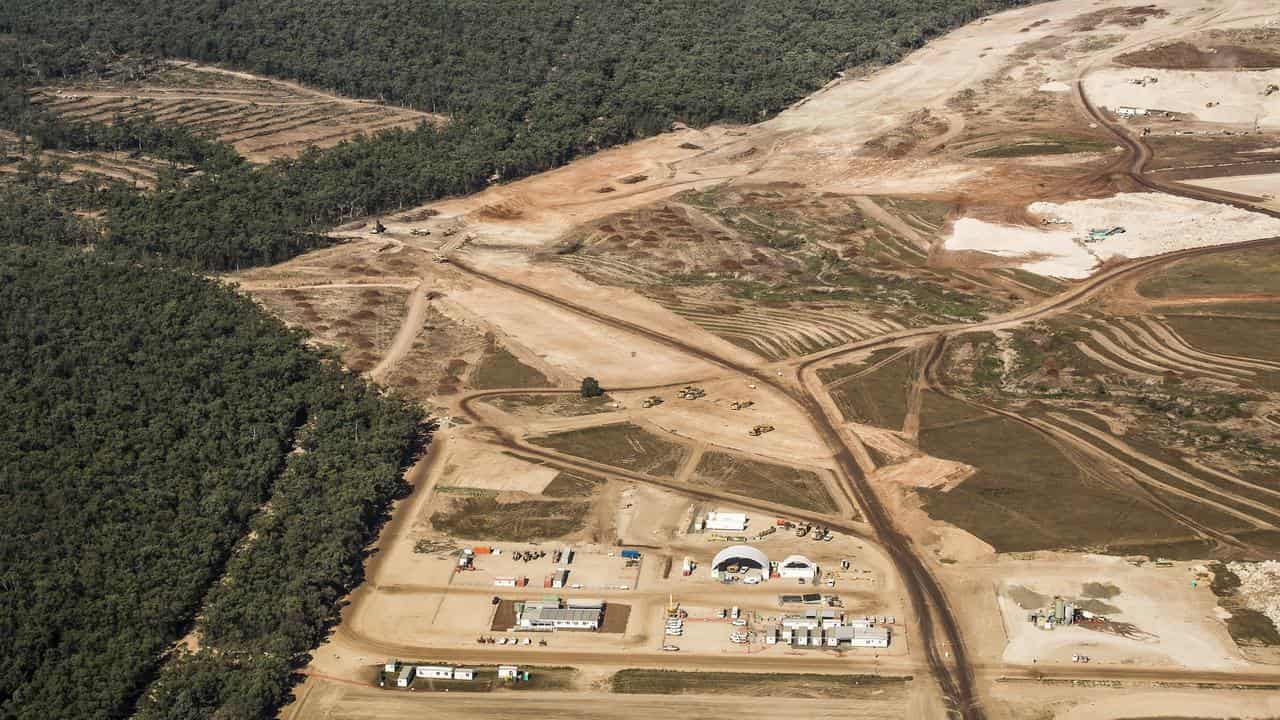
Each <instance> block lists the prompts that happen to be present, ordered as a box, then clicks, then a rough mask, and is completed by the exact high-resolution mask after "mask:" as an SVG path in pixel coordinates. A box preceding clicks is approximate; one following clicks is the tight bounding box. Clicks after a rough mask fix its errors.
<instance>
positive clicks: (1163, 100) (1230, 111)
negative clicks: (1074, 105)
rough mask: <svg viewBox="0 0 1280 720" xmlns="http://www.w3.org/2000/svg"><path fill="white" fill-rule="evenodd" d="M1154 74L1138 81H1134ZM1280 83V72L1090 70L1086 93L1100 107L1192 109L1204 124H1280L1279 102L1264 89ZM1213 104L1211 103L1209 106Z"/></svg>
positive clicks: (1189, 112) (1262, 125) (1185, 110)
mask: <svg viewBox="0 0 1280 720" xmlns="http://www.w3.org/2000/svg"><path fill="white" fill-rule="evenodd" d="M1144 77H1154V78H1156V79H1157V82H1154V83H1148V84H1146V85H1135V84H1134V83H1132V82H1129V81H1130V80H1134V79H1141V78H1144ZM1272 84H1280V70H1219V71H1214V70H1152V69H1150V68H1107V69H1103V70H1098V71H1096V72H1093V73H1090V74H1089V76H1088V77H1087V78H1086V79H1085V81H1084V89H1085V92H1086V93H1087V94H1088V95H1089V99H1090V100H1092V101H1093V103H1094V104H1095V105H1101V106H1103V107H1106V108H1107V109H1109V110H1113V111H1114V110H1115V109H1116V108H1118V107H1120V106H1130V107H1139V108H1147V109H1155V110H1172V111H1174V112H1179V113H1188V114H1191V115H1194V116H1196V117H1197V118H1198V119H1200V120H1203V121H1205V122H1215V123H1234V124H1247V125H1250V126H1252V125H1253V124H1254V122H1255V121H1256V122H1257V123H1258V125H1259V126H1260V127H1261V128H1263V129H1264V130H1265V129H1267V128H1272V129H1274V128H1278V127H1280V102H1276V98H1275V95H1271V96H1269V97H1268V96H1267V95H1265V94H1264V93H1265V92H1266V88H1267V86H1268V85H1272ZM1210 104H1212V107H1206V105H1210Z"/></svg>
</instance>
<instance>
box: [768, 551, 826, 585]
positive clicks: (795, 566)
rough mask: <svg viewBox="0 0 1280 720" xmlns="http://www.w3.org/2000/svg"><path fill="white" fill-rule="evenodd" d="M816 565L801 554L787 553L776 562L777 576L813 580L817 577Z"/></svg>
mask: <svg viewBox="0 0 1280 720" xmlns="http://www.w3.org/2000/svg"><path fill="white" fill-rule="evenodd" d="M818 573H819V569H818V565H817V564H816V563H814V562H813V561H812V560H810V559H809V558H807V557H805V556H803V555H789V556H787V558H786V559H785V560H783V561H782V562H780V563H778V576H779V577H783V578H792V579H800V580H805V581H808V582H814V581H816V580H817V579H818Z"/></svg>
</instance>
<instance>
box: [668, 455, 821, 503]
mask: <svg viewBox="0 0 1280 720" xmlns="http://www.w3.org/2000/svg"><path fill="white" fill-rule="evenodd" d="M690 481H691V482H694V483H699V484H705V485H709V486H711V487H715V488H717V489H720V490H725V491H727V492H731V493H734V494H736V495H745V496H747V497H754V498H759V499H761V500H768V501H770V502H776V503H780V504H782V505H790V506H792V507H798V508H803V509H805V510H815V511H817V512H823V513H835V512H837V511H838V509H839V508H837V507H836V504H835V501H834V500H832V499H831V494H830V493H829V492H827V486H826V483H824V482H823V480H822V477H821V476H819V475H818V474H817V473H815V472H811V471H809V470H800V469H797V468H794V467H788V466H786V465H775V464H773V463H766V462H760V461H757V460H750V459H747V458H744V457H740V456H736V455H730V454H728V453H722V452H707V453H705V454H703V456H702V459H701V460H700V461H699V462H698V467H697V469H696V470H694V474H693V476H692V477H691V478H690Z"/></svg>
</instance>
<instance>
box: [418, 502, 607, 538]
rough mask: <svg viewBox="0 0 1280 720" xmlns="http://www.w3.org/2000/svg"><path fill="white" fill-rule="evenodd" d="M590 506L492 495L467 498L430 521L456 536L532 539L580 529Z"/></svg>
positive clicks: (554, 536) (580, 503)
mask: <svg viewBox="0 0 1280 720" xmlns="http://www.w3.org/2000/svg"><path fill="white" fill-rule="evenodd" d="M590 507H591V505H590V503H585V502H572V501H568V500H523V501H518V502H510V503H501V502H498V500H497V498H495V497H493V496H481V497H468V498H465V499H462V500H455V501H453V503H452V505H451V506H450V507H449V508H448V509H447V510H439V511H437V512H435V513H432V515H431V524H432V526H434V527H435V528H436V529H437V530H439V531H441V532H445V533H448V534H449V535H452V536H455V537H463V538H470V539H476V540H506V541H510V542H532V541H536V540H547V539H551V538H558V537H564V536H565V535H568V534H570V533H574V532H577V531H578V530H581V529H582V527H583V525H584V524H586V518H587V513H588V511H589V509H590Z"/></svg>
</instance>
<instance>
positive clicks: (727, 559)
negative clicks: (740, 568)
mask: <svg viewBox="0 0 1280 720" xmlns="http://www.w3.org/2000/svg"><path fill="white" fill-rule="evenodd" d="M744 564H745V565H754V566H755V567H757V568H759V569H760V570H764V571H765V572H768V570H769V558H768V557H767V556H766V555H765V554H764V553H762V552H760V551H759V550H757V549H755V548H753V547H751V546H750V545H730V546H729V547H727V548H725V549H723V550H721V551H720V552H718V553H716V557H715V559H714V560H712V561H711V569H712V570H724V569H725V568H726V567H728V566H729V565H744Z"/></svg>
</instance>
